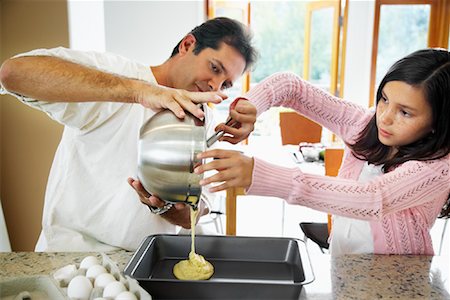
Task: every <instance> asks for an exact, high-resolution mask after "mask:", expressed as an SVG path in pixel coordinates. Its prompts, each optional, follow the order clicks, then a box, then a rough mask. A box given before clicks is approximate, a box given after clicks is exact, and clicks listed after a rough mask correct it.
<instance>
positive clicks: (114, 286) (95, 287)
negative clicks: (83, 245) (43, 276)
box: [51, 253, 152, 300]
mask: <svg viewBox="0 0 450 300" xmlns="http://www.w3.org/2000/svg"><path fill="white" fill-rule="evenodd" d="M51 277H52V279H53V280H54V281H55V282H56V283H57V286H58V288H59V289H60V290H62V292H63V294H64V296H65V297H66V299H78V300H96V299H99V300H100V299H107V300H151V299H152V297H151V295H150V294H149V293H147V291H145V290H144V289H143V288H142V287H141V286H140V285H139V283H138V281H137V280H135V279H133V278H131V277H129V276H127V275H125V276H123V275H122V273H121V272H120V270H119V268H118V267H117V265H116V264H115V263H114V262H113V261H112V260H111V259H110V258H109V257H108V256H107V255H106V254H104V253H101V262H99V261H98V259H97V257H95V256H87V257H85V258H84V259H83V260H82V261H81V263H80V264H69V265H67V266H64V267H62V268H60V269H58V270H57V271H55V272H54V273H53V274H51ZM122 292H127V293H122Z"/></svg>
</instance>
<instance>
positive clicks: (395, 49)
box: [376, 5, 430, 87]
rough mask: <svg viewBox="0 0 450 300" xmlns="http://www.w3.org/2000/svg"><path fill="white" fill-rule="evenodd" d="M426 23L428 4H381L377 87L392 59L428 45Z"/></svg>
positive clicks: (428, 15) (427, 22) (428, 16)
mask: <svg viewBox="0 0 450 300" xmlns="http://www.w3.org/2000/svg"><path fill="white" fill-rule="evenodd" d="M429 23H430V6H429V5H382V6H381V11H380V31H379V40H378V54H377V71H376V87H378V84H379V83H380V81H381V79H382V78H383V77H384V75H385V74H386V72H387V71H388V69H389V68H390V66H391V65H392V64H393V63H394V62H396V61H397V60H399V59H400V58H402V57H404V56H406V55H408V54H409V53H411V52H413V51H415V50H418V49H422V48H426V47H427V40H428V26H429V25H428V24H429Z"/></svg>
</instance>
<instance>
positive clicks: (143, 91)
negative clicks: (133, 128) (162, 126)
mask: <svg viewBox="0 0 450 300" xmlns="http://www.w3.org/2000/svg"><path fill="white" fill-rule="evenodd" d="M145 84H146V85H147V88H142V87H141V88H140V89H137V90H136V93H137V99H136V102H138V103H140V104H142V105H143V106H144V107H147V108H150V109H152V110H154V111H160V110H163V109H169V110H171V111H172V112H173V113H174V114H175V115H176V116H177V117H178V118H184V116H185V110H186V111H189V112H190V113H191V114H193V115H194V116H196V117H197V118H199V119H203V118H204V116H205V113H204V112H203V110H201V109H200V108H199V107H198V106H197V104H198V103H207V102H211V103H215V104H218V103H220V102H222V100H223V99H226V98H227V97H228V96H227V95H225V94H224V93H222V92H219V91H218V92H189V91H186V90H181V89H174V88H168V87H164V86H160V85H154V84H147V83H145Z"/></svg>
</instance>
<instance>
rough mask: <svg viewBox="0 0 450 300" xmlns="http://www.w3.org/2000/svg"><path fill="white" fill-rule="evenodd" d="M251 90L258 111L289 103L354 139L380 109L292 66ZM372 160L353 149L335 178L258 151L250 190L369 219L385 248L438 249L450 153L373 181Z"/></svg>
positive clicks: (381, 250)
mask: <svg viewBox="0 0 450 300" xmlns="http://www.w3.org/2000/svg"><path fill="white" fill-rule="evenodd" d="M246 97H247V98H248V99H249V100H250V101H252V103H253V104H254V105H255V106H256V108H257V110H258V115H259V114H261V113H263V112H264V111H266V110H267V109H269V108H270V107H273V106H284V107H289V108H292V109H295V110H296V111H297V112H299V113H301V114H302V115H305V116H306V117H308V118H310V119H312V120H314V121H316V122H317V123H319V124H322V125H323V126H324V127H326V128H328V129H329V130H331V131H333V132H334V133H336V134H337V135H338V136H340V137H341V138H342V140H343V141H345V142H347V143H352V142H354V139H355V137H356V136H357V134H358V133H359V132H360V131H361V130H362V129H363V128H364V126H365V125H366V124H367V123H368V121H369V120H370V118H371V117H372V116H373V114H374V112H373V111H370V110H368V109H365V108H363V107H361V106H358V105H356V104H354V103H351V102H348V101H344V100H342V99H339V98H336V97H334V96H332V95H330V94H328V93H327V92H325V91H323V90H321V89H319V88H316V87H314V86H313V85H311V84H310V83H308V82H306V81H304V80H302V79H301V78H299V77H298V76H296V75H295V74H292V73H277V74H274V75H272V76H270V77H268V78H266V79H265V80H264V81H263V82H261V83H260V84H258V85H257V86H256V87H255V88H253V89H252V90H251V91H250V92H248V93H247V95H246ZM299 130H301V129H299ZM364 163H365V161H362V160H358V159H356V158H355V157H354V156H353V155H352V154H351V151H350V149H348V148H346V149H345V152H344V159H343V163H342V166H341V169H340V171H339V175H338V177H327V176H317V175H311V174H306V173H303V172H302V171H300V170H299V169H298V168H286V167H280V166H275V165H272V164H269V163H267V162H264V161H262V160H260V159H257V158H255V165H254V171H253V180H252V185H251V186H250V187H249V189H248V190H247V194H252V195H264V196H274V197H280V198H283V199H285V200H286V201H287V202H288V203H290V204H298V205H303V206H307V207H310V208H313V209H316V210H319V211H323V212H328V213H331V214H335V215H340V216H345V217H350V218H356V219H362V220H368V221H370V224H371V230H372V235H373V242H374V253H377V254H425V255H433V253H434V252H433V247H432V242H431V237H430V229H431V227H432V226H433V224H434V222H435V220H436V217H437V216H438V214H439V212H440V210H441V209H442V206H443V205H444V203H445V201H446V199H447V197H448V195H449V192H450V175H449V165H450V156H449V155H447V156H446V157H444V158H442V159H438V160H432V161H408V162H406V163H404V164H402V165H401V166H399V167H397V168H396V169H395V170H393V171H391V172H389V173H387V174H383V175H381V176H379V177H377V178H376V179H374V180H372V181H370V182H367V183H359V182H358V181H357V179H358V177H359V174H360V173H361V170H362V167H363V165H364Z"/></svg>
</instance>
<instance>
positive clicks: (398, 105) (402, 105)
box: [376, 81, 432, 148]
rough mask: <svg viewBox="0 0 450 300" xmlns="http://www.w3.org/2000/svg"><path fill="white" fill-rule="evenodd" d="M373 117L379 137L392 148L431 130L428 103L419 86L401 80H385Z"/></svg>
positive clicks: (422, 135)
mask: <svg viewBox="0 0 450 300" xmlns="http://www.w3.org/2000/svg"><path fill="white" fill-rule="evenodd" d="M376 120H377V127H378V138H379V140H380V141H381V143H383V144H384V145H386V146H392V147H394V148H397V147H400V146H404V145H408V144H410V143H412V142H415V141H417V140H419V139H421V138H423V137H424V136H426V135H427V134H429V133H430V132H431V130H432V127H431V124H432V111H431V106H430V105H429V104H428V102H427V100H426V99H425V95H424V93H423V91H422V89H421V88H417V87H414V86H411V85H409V84H407V83H405V82H402V81H390V82H388V83H386V85H385V86H384V88H383V91H382V97H381V99H380V101H378V104H377V116H376Z"/></svg>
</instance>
